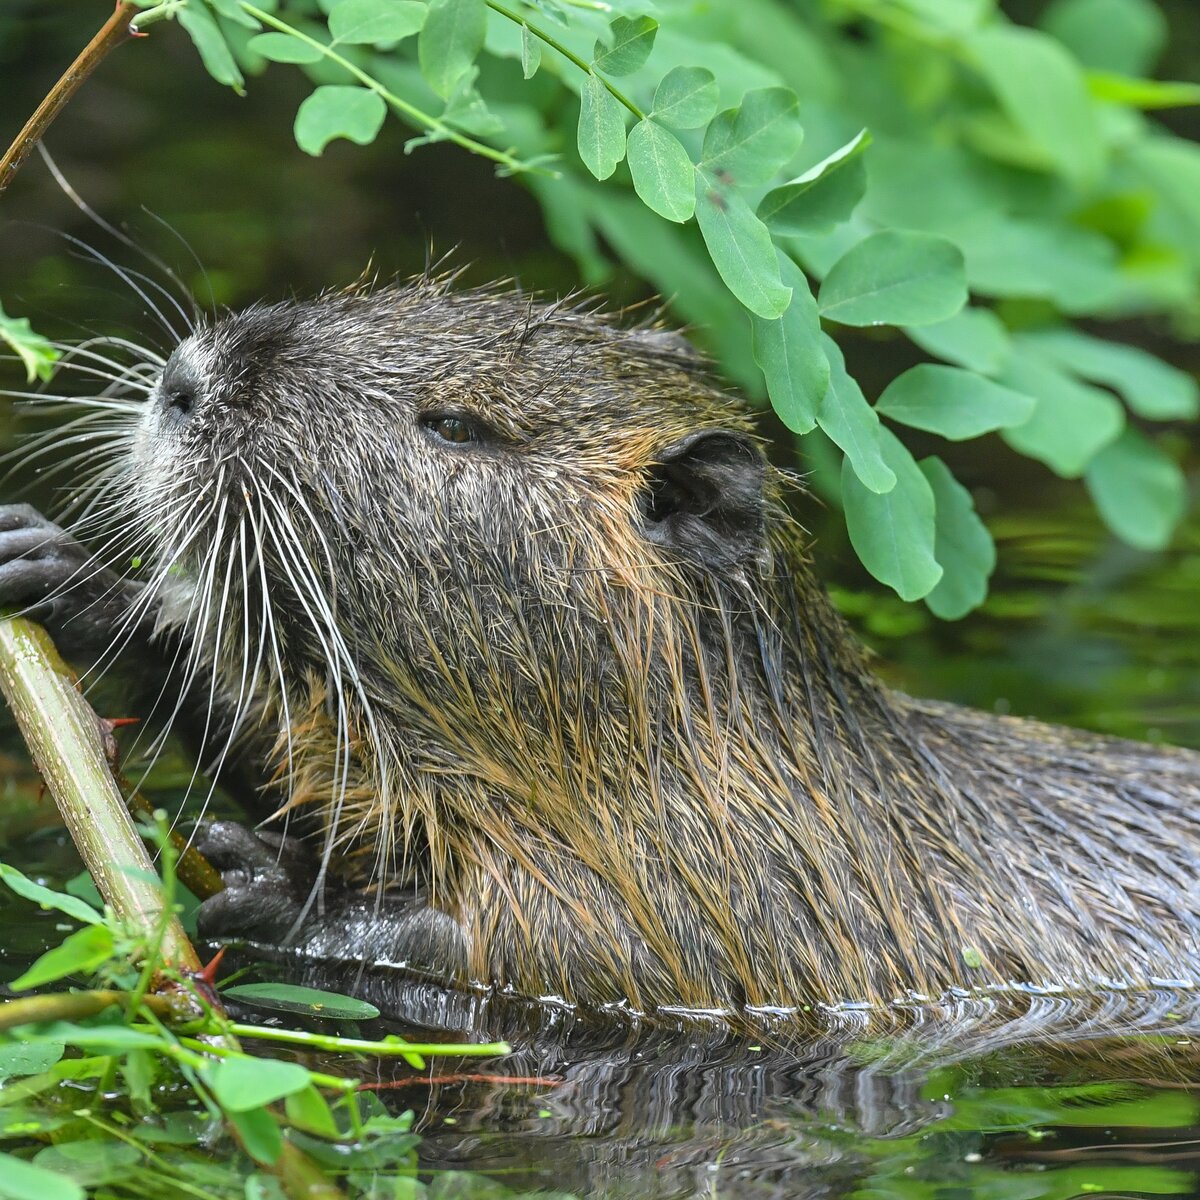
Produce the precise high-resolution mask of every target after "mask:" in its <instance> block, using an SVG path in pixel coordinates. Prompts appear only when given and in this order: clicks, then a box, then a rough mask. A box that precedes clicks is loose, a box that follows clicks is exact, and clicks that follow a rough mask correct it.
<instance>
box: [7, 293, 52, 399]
mask: <svg viewBox="0 0 1200 1200" xmlns="http://www.w3.org/2000/svg"><path fill="white" fill-rule="evenodd" d="M0 342H3V343H4V344H5V345H7V346H9V347H11V348H12V349H13V350H15V351H16V354H17V357H18V358H19V359H20V360H21V363H22V365H23V366H24V368H25V379H26V381H27V382H28V383H33V382H34V381H35V380H37V379H49V378H50V376H51V375H53V374H54V364H55V363H56V362H57V361H58V351H57V350H55V349H54V347H53V346H52V345H50V343H49V342H48V341H47V340H46V339H45V338H44V337H42V335H41V334H40V333H34V332H33V328H32V326H31V325H30V324H29V320H28V319H27V318H26V317H10V316H8V315H7V314H6V313H5V311H4V308H3V306H0Z"/></svg>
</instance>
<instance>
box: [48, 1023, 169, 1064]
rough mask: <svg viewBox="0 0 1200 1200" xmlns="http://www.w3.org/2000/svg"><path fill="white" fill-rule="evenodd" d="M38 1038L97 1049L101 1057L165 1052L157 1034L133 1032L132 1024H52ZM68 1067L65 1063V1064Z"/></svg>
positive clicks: (135, 1030) (140, 1031) (137, 1030)
mask: <svg viewBox="0 0 1200 1200" xmlns="http://www.w3.org/2000/svg"><path fill="white" fill-rule="evenodd" d="M38 1039H39V1040H41V1041H47V1042H62V1043H63V1044H64V1045H67V1046H79V1047H80V1048H81V1049H84V1050H95V1051H96V1052H97V1053H99V1054H123V1053H124V1052H125V1051H127V1050H161V1049H162V1045H163V1041H162V1038H160V1037H159V1036H158V1035H157V1034H154V1033H145V1032H143V1031H142V1030H140V1029H131V1028H129V1026H128V1025H77V1024H75V1022H74V1021H51V1022H50V1023H49V1024H47V1025H43V1026H41V1027H40V1028H39V1030H38ZM64 1065H65V1064H64Z"/></svg>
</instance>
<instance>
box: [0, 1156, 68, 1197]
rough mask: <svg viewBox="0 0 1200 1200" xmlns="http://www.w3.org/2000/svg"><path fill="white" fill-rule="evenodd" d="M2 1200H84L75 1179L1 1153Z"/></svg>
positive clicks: (0, 1192) (0, 1184)
mask: <svg viewBox="0 0 1200 1200" xmlns="http://www.w3.org/2000/svg"><path fill="white" fill-rule="evenodd" d="M0 1200H84V1191H83V1188H82V1187H80V1186H79V1184H77V1183H76V1182H75V1181H74V1180H73V1179H68V1178H66V1176H64V1175H59V1174H58V1173H57V1172H56V1171H47V1170H46V1169H45V1168H44V1167H38V1166H34V1164H33V1163H27V1162H26V1161H25V1160H24V1159H23V1158H17V1157H16V1155H14V1154H4V1153H0Z"/></svg>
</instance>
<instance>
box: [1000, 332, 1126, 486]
mask: <svg viewBox="0 0 1200 1200" xmlns="http://www.w3.org/2000/svg"><path fill="white" fill-rule="evenodd" d="M998 378H999V380H1000V382H1001V383H1005V384H1007V385H1008V386H1009V387H1011V388H1013V389H1015V390H1016V391H1018V392H1024V393H1025V394H1026V395H1027V396H1032V397H1033V398H1034V399H1035V400H1036V401H1037V404H1036V405H1035V406H1034V410H1033V415H1032V416H1031V417H1030V418H1029V420H1028V421H1026V422H1025V424H1024V425H1019V426H1017V427H1015V428H1013V429H1006V430H1004V431H1003V433H1002V436H1003V438H1004V440H1005V441H1006V442H1007V443H1008V444H1009V445H1010V446H1011V447H1012V448H1013V449H1014V450H1017V451H1019V452H1020V453H1021V454H1024V455H1027V456H1028V457H1029V458H1036V459H1037V460H1038V461H1039V462H1043V463H1045V464H1046V466H1048V467H1049V468H1050V469H1051V470H1052V471H1054V472H1055V473H1056V474H1058V475H1061V476H1063V478H1065V479H1078V478H1079V476H1080V475H1082V474H1083V472H1084V471H1085V470H1086V469H1087V465H1088V463H1090V462H1091V461H1092V459H1093V458H1095V457H1096V455H1097V454H1099V453H1100V451H1101V450H1103V449H1104V447H1105V446H1107V445H1108V444H1109V443H1110V442H1112V441H1115V440H1116V438H1117V437H1118V435H1119V434H1120V432H1121V429H1122V428H1123V427H1124V424H1125V414H1124V412H1123V411H1122V409H1121V405H1120V403H1119V402H1118V401H1117V400H1116V399H1115V397H1113V396H1110V395H1109V394H1108V393H1107V392H1103V391H1101V390H1100V389H1099V388H1094V387H1088V386H1087V385H1086V384H1082V383H1079V382H1078V381H1077V380H1074V379H1072V378H1071V377H1070V376H1069V375H1066V374H1064V373H1063V372H1062V371H1059V370H1058V369H1057V368H1056V367H1053V366H1050V365H1049V364H1047V363H1042V362H1039V361H1038V360H1036V359H1034V358H1032V357H1029V356H1023V355H1014V356H1013V358H1012V361H1011V362H1009V364H1008V366H1007V367H1005V369H1004V371H1003V372H1002V373H1001V374H1000V376H999V377H998Z"/></svg>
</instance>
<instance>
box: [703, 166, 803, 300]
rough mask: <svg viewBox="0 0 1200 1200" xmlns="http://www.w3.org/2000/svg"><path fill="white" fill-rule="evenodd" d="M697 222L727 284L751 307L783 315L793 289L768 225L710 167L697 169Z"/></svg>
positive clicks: (734, 189)
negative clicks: (785, 279) (786, 283)
mask: <svg viewBox="0 0 1200 1200" xmlns="http://www.w3.org/2000/svg"><path fill="white" fill-rule="evenodd" d="M696 221H697V223H698V224H699V226H700V232H701V234H702V235H703V236H704V244H705V245H706V246H707V247H708V252H709V254H710V255H711V256H712V260H713V265H714V266H715V267H716V268H717V271H718V272H719V273H720V276H721V278H722V279H723V280H724V281H725V286H726V287H728V288H729V290H730V291H731V292H732V293H733V294H734V295H735V296H736V297H737V298H738V299H739V300H740V301H741V302H742V303H743V304H744V305H745V306H746V307H747V308H748V309H749V310H750V311H751V312H752V313H755V314H757V315H758V316H760V317H765V318H766V319H767V320H771V319H772V318H774V317H778V316H782V315H783V313H784V312H785V311H786V309H787V306H788V304H789V303H790V302H791V298H792V293H791V291H790V290H789V289H788V288H787V287H785V286H784V284H783V282H782V281H781V280H780V278H779V260H778V259H777V258H776V256H775V246H774V244H773V243H772V241H771V235H770V233H769V232H768V231H767V227H766V226H765V225H764V224H763V223H762V222H761V221H760V220H759V219H758V218H757V217H756V216H755V215H754V213H753V212H752V211H751V210H750V206H749V205H748V204H747V203H746V201H745V199H744V198H743V197H742V195H741V193H740V192H738V191H737V189H736V188H732V187H729V186H728V185H726V184H725V183H724V182H722V181H721V180H718V179H717V178H715V177H714V176H713V175H711V174H709V172H707V171H703V170H701V171H697V172H696Z"/></svg>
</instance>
